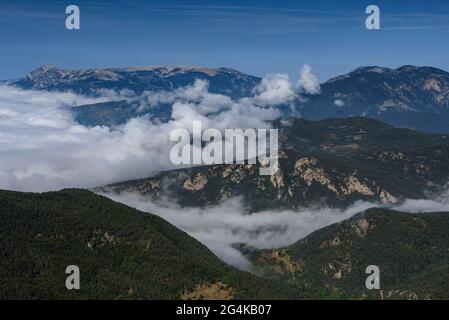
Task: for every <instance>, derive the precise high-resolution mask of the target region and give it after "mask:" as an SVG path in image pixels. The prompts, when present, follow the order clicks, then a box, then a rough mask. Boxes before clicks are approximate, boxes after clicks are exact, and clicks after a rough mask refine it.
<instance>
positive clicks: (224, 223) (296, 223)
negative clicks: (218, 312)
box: [105, 188, 449, 270]
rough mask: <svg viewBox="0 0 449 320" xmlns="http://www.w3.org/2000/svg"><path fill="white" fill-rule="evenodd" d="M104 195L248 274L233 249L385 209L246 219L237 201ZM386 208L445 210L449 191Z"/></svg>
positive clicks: (359, 206) (269, 243)
mask: <svg viewBox="0 0 449 320" xmlns="http://www.w3.org/2000/svg"><path fill="white" fill-rule="evenodd" d="M105 195H106V196H108V197H110V198H111V199H113V200H115V201H118V202H122V203H125V204H127V205H129V206H132V207H135V208H137V209H139V210H142V211H145V212H150V213H153V214H156V215H158V216H160V217H162V218H164V219H165V220H167V221H169V222H170V223H172V224H173V225H175V226H177V227H178V228H180V229H182V230H184V231H185V232H187V233H188V234H189V235H191V236H192V237H194V238H196V239H197V240H199V241H200V242H202V243H203V244H205V245H206V246H207V247H208V248H209V249H211V250H212V251H213V252H214V253H215V254H216V255H217V256H218V257H219V258H221V259H222V260H224V261H226V262H227V263H229V264H231V265H233V266H236V267H238V268H240V269H243V270H249V269H250V266H249V263H248V261H247V260H246V259H245V257H244V256H243V255H242V254H241V253H240V252H239V251H238V250H237V249H235V248H234V247H233V245H234V244H236V243H246V244H249V245H251V246H253V247H256V248H260V249H264V248H279V247H284V246H287V245H290V244H292V243H294V242H296V241H298V240H300V239H302V238H304V237H305V236H307V235H309V234H310V233H311V232H313V231H316V230H318V229H321V228H323V227H325V226H328V225H330V224H333V223H336V222H339V221H342V220H345V219H348V218H350V217H352V216H353V215H354V214H356V213H359V212H361V211H364V210H366V209H369V208H373V207H387V206H386V205H385V204H381V203H374V202H366V201H357V202H355V203H354V204H352V205H351V206H349V207H348V208H347V209H344V210H343V209H335V208H329V207H323V206H317V207H312V208H308V209H303V210H300V211H293V210H284V211H276V210H271V211H263V212H257V213H252V214H249V213H248V212H247V211H246V210H245V209H244V205H243V203H242V202H241V200H240V199H239V198H233V199H229V200H228V201H227V202H225V203H223V204H222V205H219V206H210V207H207V208H181V207H179V206H178V205H177V204H175V203H173V201H172V200H171V201H167V202H166V203H165V204H164V205H163V206H162V205H160V204H154V203H152V202H150V201H148V200H146V199H145V198H144V197H142V196H141V195H138V194H132V193H122V194H120V195H117V194H105ZM390 208H391V209H394V210H399V211H405V212H414V213H419V212H432V211H449V188H447V189H446V190H444V191H443V192H441V193H440V194H439V195H437V196H433V197H432V198H429V199H423V200H411V199H408V200H405V201H404V202H403V203H401V204H399V205H396V206H392V207H390Z"/></svg>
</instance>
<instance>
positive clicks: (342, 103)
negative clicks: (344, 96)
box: [334, 99, 345, 107]
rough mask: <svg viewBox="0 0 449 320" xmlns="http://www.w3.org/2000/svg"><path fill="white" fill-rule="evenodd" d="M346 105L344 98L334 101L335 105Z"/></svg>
mask: <svg viewBox="0 0 449 320" xmlns="http://www.w3.org/2000/svg"><path fill="white" fill-rule="evenodd" d="M344 105H345V102H344V101H343V100H340V99H337V100H335V101H334V106H336V107H343V106H344Z"/></svg>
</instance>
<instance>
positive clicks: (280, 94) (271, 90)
mask: <svg viewBox="0 0 449 320" xmlns="http://www.w3.org/2000/svg"><path fill="white" fill-rule="evenodd" d="M255 92H256V96H255V97H254V102H255V103H256V104H257V105H261V106H267V105H279V104H284V103H289V102H291V101H293V100H294V99H295V98H296V97H297V94H296V92H295V89H294V87H293V85H292V83H291V82H290V78H289V76H288V75H286V74H269V75H267V76H265V77H264V78H263V79H262V81H261V83H260V84H259V85H258V86H257V87H256V88H255Z"/></svg>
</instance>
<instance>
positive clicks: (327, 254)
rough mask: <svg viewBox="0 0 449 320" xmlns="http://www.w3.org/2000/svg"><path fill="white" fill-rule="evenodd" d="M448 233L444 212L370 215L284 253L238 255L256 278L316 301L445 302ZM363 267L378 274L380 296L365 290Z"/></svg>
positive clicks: (317, 234) (328, 229)
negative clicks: (325, 298)
mask: <svg viewBox="0 0 449 320" xmlns="http://www.w3.org/2000/svg"><path fill="white" fill-rule="evenodd" d="M448 228H449V213H448V212H441V213H420V214H411V213H403V212H397V211H391V210H385V209H370V210H367V211H366V212H363V213H359V214H357V215H355V216H354V217H352V218H350V219H348V220H345V221H343V222H341V223H337V224H334V225H331V226H329V227H326V228H323V229H321V230H318V231H316V232H313V233H312V234H310V235H309V236H307V237H305V238H304V239H302V240H300V241H298V242H296V243H295V244H292V245H290V246H288V247H286V248H281V249H274V250H261V251H259V250H251V248H247V247H244V246H242V248H241V249H242V251H244V252H246V254H247V255H248V256H249V257H250V258H251V260H252V261H253V263H254V266H255V270H256V272H258V273H259V274H261V275H264V276H265V277H269V278H275V279H283V280H284V281H286V282H288V283H289V284H292V285H295V286H297V287H298V288H307V291H308V293H309V294H311V295H315V297H318V298H319V297H320V296H322V295H324V296H331V297H334V298H351V299H360V298H372V299H381V298H382V297H383V298H384V299H448V298H449V280H448V278H447V276H446V275H447V272H448V271H449V234H448V232H447V230H448ZM369 265H376V266H378V267H379V269H380V289H381V290H382V292H381V291H380V290H373V291H370V290H367V289H366V287H365V280H366V278H367V277H368V275H367V274H365V269H366V267H367V266H369Z"/></svg>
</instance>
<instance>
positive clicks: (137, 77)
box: [11, 66, 260, 97]
mask: <svg viewBox="0 0 449 320" xmlns="http://www.w3.org/2000/svg"><path fill="white" fill-rule="evenodd" d="M195 79H203V80H207V81H208V82H209V90H210V91H211V92H215V93H223V94H226V95H229V96H231V97H243V96H247V95H248V94H249V93H250V92H251V90H252V89H253V87H254V86H255V85H256V84H257V83H258V82H259V81H260V78H258V77H253V76H250V75H247V74H244V73H241V72H239V71H237V70H234V69H231V68H204V67H186V66H155V67H124V68H107V69H84V70H67V69H62V68H57V67H54V66H42V67H39V68H37V69H36V70H33V71H31V72H30V73H29V74H28V75H27V76H26V77H25V78H22V79H19V80H16V81H13V82H11V85H15V86H18V87H21V88H24V89H36V90H47V91H73V92H75V93H78V94H84V95H97V94H99V90H102V89H111V90H115V91H121V90H130V91H133V92H135V93H136V94H141V93H142V92H143V91H145V90H146V91H160V90H166V91H170V90H173V89H176V88H179V87H183V86H187V85H190V84H192V83H193V82H194V80H195Z"/></svg>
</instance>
